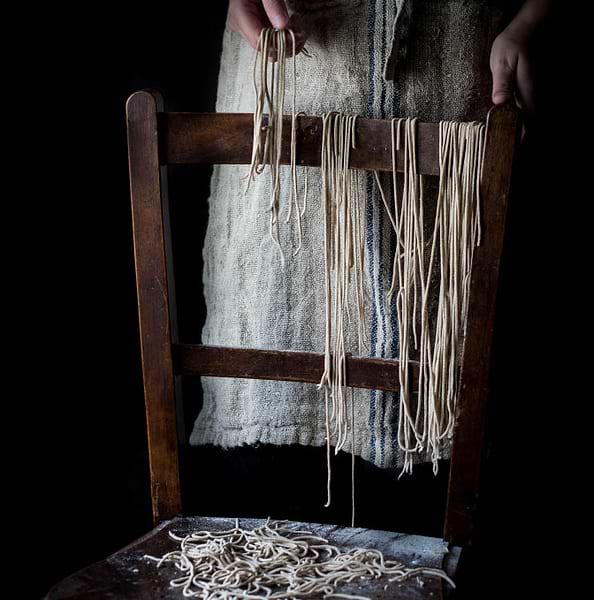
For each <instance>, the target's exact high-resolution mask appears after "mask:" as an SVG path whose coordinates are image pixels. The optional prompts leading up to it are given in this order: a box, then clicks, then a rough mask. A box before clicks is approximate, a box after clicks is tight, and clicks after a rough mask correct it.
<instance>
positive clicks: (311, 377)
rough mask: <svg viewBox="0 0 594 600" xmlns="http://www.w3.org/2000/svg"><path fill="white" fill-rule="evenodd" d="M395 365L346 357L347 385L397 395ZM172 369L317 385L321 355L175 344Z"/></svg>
mask: <svg viewBox="0 0 594 600" xmlns="http://www.w3.org/2000/svg"><path fill="white" fill-rule="evenodd" d="M398 365H399V362H398V361H397V360H391V359H385V358H367V357H365V358H364V357H354V356H351V355H348V356H347V357H346V372H347V380H348V384H349V386H351V387H358V388H367V389H372V390H373V389H375V390H383V391H386V392H397V391H398V390H399V389H400V382H399V378H398ZM173 367H174V370H175V373H176V374H178V375H193V376H198V375H203V376H209V377H235V378H241V379H268V380H272V381H300V382H302V383H319V382H320V379H321V378H322V373H323V372H324V355H323V354H321V353H318V352H297V351H293V350H290V351H288V350H287V351H281V350H259V349H255V348H228V347H225V346H202V345H192V344H174V345H173ZM409 368H410V377H411V382H412V385H413V386H414V385H415V384H416V383H417V382H418V377H419V365H418V363H416V362H413V361H410V362H409Z"/></svg>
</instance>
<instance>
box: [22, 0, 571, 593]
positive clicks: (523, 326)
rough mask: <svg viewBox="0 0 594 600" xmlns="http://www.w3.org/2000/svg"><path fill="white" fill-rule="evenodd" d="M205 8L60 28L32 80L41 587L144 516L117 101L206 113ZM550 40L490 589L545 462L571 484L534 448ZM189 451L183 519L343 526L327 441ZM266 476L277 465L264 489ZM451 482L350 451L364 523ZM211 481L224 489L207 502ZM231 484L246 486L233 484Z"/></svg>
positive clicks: (497, 403) (523, 179) (343, 465)
mask: <svg viewBox="0 0 594 600" xmlns="http://www.w3.org/2000/svg"><path fill="white" fill-rule="evenodd" d="M208 6H209V8H208V11H207V13H206V14H205V11H204V9H194V10H191V11H189V12H187V11H186V12H184V13H183V14H180V13H179V12H176V11H163V12H160V13H158V14H157V13H154V14H152V13H151V14H145V15H144V16H139V15H138V14H136V15H134V16H133V17H128V16H124V15H122V14H118V15H117V17H116V15H111V14H96V15H94V17H93V23H92V25H93V26H92V27H87V26H86V25H84V26H83V25H81V26H77V27H73V28H71V29H68V30H64V31H63V33H60V34H58V35H57V36H56V38H55V40H54V45H53V46H52V50H53V51H55V56H54V55H52V59H51V60H49V61H48V62H47V64H46V66H45V67H44V72H43V73H40V79H39V81H43V82H45V81H46V78H47V81H48V82H51V87H50V84H49V83H48V84H45V83H43V84H41V85H40V86H39V87H40V88H41V89H42V90H43V91H44V93H45V94H47V95H48V96H52V97H53V98H54V99H56V100H58V101H57V103H56V104H57V105H56V107H55V109H52V113H51V114H52V119H51V120H52V126H53V129H54V131H53V132H52V133H53V134H54V136H55V137H54V138H52V139H53V140H54V144H53V147H52V150H53V153H54V154H55V155H54V156H49V160H50V162H51V163H52V168H51V170H50V175H47V176H45V178H44V179H43V181H41V182H40V183H41V185H42V188H43V189H46V190H51V194H50V193H49V192H48V195H47V197H45V196H41V200H42V201H41V202H39V205H38V207H37V209H38V220H37V222H36V224H35V227H36V228H38V229H36V230H35V231H36V234H35V235H36V236H37V238H38V241H39V243H40V252H39V254H38V256H37V259H36V260H37V261H38V268H39V271H38V274H37V277H36V280H35V282H34V287H35V289H36V291H37V296H36V297H37V298H38V299H41V300H43V313H42V316H43V319H44V331H43V340H42V341H45V342H48V341H49V342H51V344H48V345H47V349H46V351H45V352H44V360H43V365H42V366H40V367H39V369H36V370H35V372H34V376H33V375H31V374H30V376H29V380H27V381H26V383H31V385H32V387H31V394H32V395H35V397H36V398H37V400H38V404H37V406H39V407H40V409H39V410H38V411H36V413H35V422H36V424H37V425H38V427H39V431H36V430H35V434H34V435H35V436H36V440H37V442H38V443H37V444H36V448H37V450H36V452H35V459H34V461H33V462H32V465H31V472H32V473H33V475H32V477H31V478H30V479H32V480H33V488H34V492H32V494H31V497H32V498H34V500H35V503H34V504H35V510H36V513H35V514H36V515H37V514H39V517H40V519H41V521H40V522H41V523H42V524H43V535H44V536H46V537H47V539H51V540H53V543H54V548H55V549H54V551H50V552H48V553H47V555H46V556H45V557H44V560H43V561H42V562H41V564H40V565H39V568H36V569H35V575H34V582H33V586H34V588H35V592H34V594H35V596H40V595H42V594H43V593H45V592H46V591H47V589H48V588H49V587H50V586H51V585H52V584H53V583H55V582H56V581H57V580H59V579H60V578H62V577H64V576H66V575H68V574H69V573H71V572H73V571H74V570H77V569H79V568H81V567H83V566H85V565H87V564H89V563H90V562H93V561H95V560H99V559H101V558H104V557H105V556H106V555H107V554H109V553H111V552H113V551H115V550H117V549H118V548H120V547H122V546H123V545H125V544H127V543H129V542H130V541H132V540H133V539H134V538H136V537H138V536H139V535H141V534H143V533H145V532H146V531H147V530H148V529H150V527H151V515H150V498H149V486H148V464H147V455H146V435H145V424H144V405H143V395H142V375H141V367H140V356H139V342H138V325H137V313H136V291H135V282H134V264H133V252H132V238H131V217H130V202H129V187H128V185H129V183H128V171H127V155H126V129H125V112H124V110H125V100H126V98H127V97H128V95H129V94H130V93H132V92H133V91H135V90H138V89H141V88H144V87H153V88H156V89H159V90H160V91H161V92H162V93H163V94H164V96H165V100H166V106H167V109H168V110H174V111H175V110H181V111H209V110H214V98H215V92H216V82H217V72H218V57H219V52H220V44H221V34H222V28H223V25H224V19H225V13H226V3H225V2H211V3H209V4H208ZM559 32H563V21H562V20H561V19H559V18H558V19H557V20H556V21H555V35H554V36H550V35H549V37H548V38H544V40H543V41H544V43H541V44H540V45H539V46H537V47H536V49H535V53H536V56H537V59H538V61H537V62H538V69H539V82H540V83H539V88H538V92H539V95H538V100H539V114H538V115H537V117H536V119H535V120H534V122H532V123H531V124H530V125H531V127H529V128H528V133H527V135H526V138H525V144H524V146H523V149H522V153H521V156H520V160H519V169H518V177H517V180H516V182H515V188H514V196H513V202H512V204H511V209H510V218H509V236H508V243H507V249H506V256H505V258H504V264H503V273H502V288H501V297H500V303H499V312H498V325H497V330H496V331H497V336H496V355H495V358H496V360H495V366H494V376H493V392H494V393H493V396H494V400H493V402H491V412H492V414H491V419H490V435H489V445H488V452H487V458H488V461H487V465H486V471H485V490H484V494H483V509H482V513H481V520H480V522H481V526H482V529H481V532H482V533H481V536H480V538H479V544H478V547H477V550H476V551H475V553H474V554H471V560H473V561H474V562H473V563H472V567H473V568H472V572H473V574H474V576H475V577H474V580H475V581H479V582H480V581H482V582H489V585H491V583H493V582H494V580H495V579H496V578H495V573H496V572H497V569H500V568H501V566H500V565H501V556H502V554H501V553H502V552H503V551H504V550H505V549H507V550H509V548H510V547H513V548H514V549H516V550H515V551H514V552H513V553H512V555H511V556H509V553H508V555H506V560H507V563H506V564H507V565H508V567H509V566H510V565H511V567H512V571H513V569H514V568H515V567H517V568H520V566H525V565H526V563H525V559H524V558H521V556H520V554H518V552H517V548H524V547H530V548H536V547H538V546H540V545H541V543H544V542H543V540H545V539H546V536H547V533H546V530H544V531H543V528H542V527H541V526H540V523H541V521H540V518H537V516H536V512H535V507H538V508H539V510H540V509H542V508H543V506H544V504H545V501H547V499H549V498H550V495H551V484H550V481H551V479H552V478H553V475H552V474H553V473H554V480H555V487H557V486H559V485H562V486H564V485H566V484H565V482H564V475H563V473H562V472H560V471H559V468H558V466H559V461H560V458H559V455H558V453H557V452H556V451H555V450H554V448H555V446H554V444H553V445H552V447H551V446H546V448H545V456H544V458H542V457H541V458H540V459H538V460H535V459H534V458H532V457H533V456H534V449H535V447H536V446H537V444H540V443H541V440H542V439H547V440H549V439H551V436H553V433H554V431H555V427H556V426H557V425H558V423H557V414H556V411H555V407H556V406H557V405H556V402H557V401H558V390H557V389H555V388H553V387H552V386H551V385H550V384H549V382H548V381H545V377H544V375H545V374H547V371H548V367H546V366H543V365H546V364H547V361H549V358H550V348H551V347H552V346H553V345H554V344H558V343H560V342H559V339H558V336H560V335H561V334H562V332H561V331H560V328H556V327H555V325H554V323H551V318H550V315H551V314H552V312H553V310H559V308H560V306H562V305H563V302H564V301H565V300H564V298H563V295H562V292H561V289H560V287H559V286H558V285H553V283H552V282H551V273H552V272H555V270H556V269H558V267H559V264H560V261H561V260H562V256H561V255H560V253H559V252H558V247H559V241H560V240H568V239H570V234H569V233H568V231H569V226H568V225H567V220H568V219H569V216H568V215H567V214H564V213H560V212H559V211H557V210H555V208H556V207H557V205H558V203H559V202H560V198H561V197H562V194H561V183H560V181H561V178H560V175H559V165H558V164H557V163H556V162H555V161H554V160H553V157H552V151H551V148H553V147H557V146H558V145H559V144H560V143H562V141H563V139H564V136H563V134H562V128H561V125H560V124H558V122H557V121H555V115H556V114H557V112H558V107H559V106H560V105H561V104H562V103H565V105H567V103H568V96H567V94H568V90H569V89H570V88H571V86H570V85H569V81H568V79H569V77H570V76H569V73H568V72H567V71H566V69H565V65H566V64H567V62H568V54H569V53H570V50H569V49H568V47H567V46H566V45H565V44H564V43H563V42H562V43H559V41H560V39H561V40H563V39H564V38H563V37H561V38H560V37H559V36H560V35H561V36H563V35H564V34H563V33H561V34H560V33H559ZM553 38H554V40H555V43H552V42H551V40H552V39H553ZM29 177H30V178H33V179H34V175H33V174H30V175H29ZM170 178H171V179H170V186H171V194H170V196H171V198H172V199H174V204H175V205H176V206H177V208H176V209H175V214H174V215H173V227H174V237H175V236H176V235H177V237H178V238H179V239H180V240H181V241H178V242H177V245H176V246H175V248H174V252H175V254H176V255H177V254H179V255H180V256H181V252H182V251H183V253H184V254H187V255H188V258H187V260H186V261H182V260H181V259H180V260H178V261H177V263H176V270H177V271H176V275H177V276H178V296H179V300H180V315H181V328H182V334H183V336H184V337H185V339H187V340H188V341H197V340H198V339H199V338H198V336H199V331H200V318H201V314H202V312H201V311H202V299H201V296H200V290H199V288H198V287H197V285H198V283H199V282H200V260H201V256H200V248H201V246H200V244H201V240H200V228H201V227H203V226H204V220H205V217H206V212H205V204H204V200H205V199H206V197H207V194H208V181H209V179H208V171H205V170H202V171H200V172H198V171H197V170H196V171H195V170H191V169H179V170H177V171H175V170H172V173H171V174H170ZM38 183H39V182H38ZM23 185H27V181H26V180H25V181H24V182H23ZM50 198H51V200H52V201H51V202H44V201H43V200H45V199H48V200H49V199H50ZM535 206H537V207H538V210H534V207H535ZM553 231H555V232H556V234H555V235H556V238H554V236H553V234H552V232H553ZM561 245H563V243H562V244H561ZM566 274H567V275H568V273H567V272H566ZM83 342H84V344H83ZM185 385H186V386H189V387H187V389H188V390H189V391H190V394H188V396H191V398H190V400H189V402H188V405H187V409H188V411H189V416H188V419H187V423H186V427H187V428H190V427H191V424H192V421H193V415H195V414H196V412H197V410H198V408H199V398H198V396H199V392H198V390H197V389H196V387H195V385H194V386H192V384H191V383H187V382H186V383H185ZM510 415H513V418H511V417H510ZM522 457H524V458H522ZM525 457H529V458H528V459H526V458H525ZM183 460H184V469H185V471H186V473H189V474H190V475H192V474H194V477H190V478H189V479H190V485H189V486H188V487H187V488H186V489H185V490H184V492H185V495H186V499H187V501H188V507H189V509H190V510H192V509H194V507H196V508H195V510H196V511H199V512H200V513H202V514H213V515H215V514H216V515H219V516H236V515H237V516H267V515H272V516H278V517H289V518H295V519H304V520H314V521H329V522H337V523H342V524H347V523H348V521H349V503H350V496H349V485H350V480H349V467H350V465H349V460H350V459H349V458H348V457H340V458H339V460H338V462H337V468H336V471H335V473H336V475H335V486H336V488H335V494H334V497H335V498H336V505H335V507H334V508H333V509H332V511H331V512H328V511H326V512H324V511H323V510H322V509H321V504H323V497H324V481H325V468H324V458H323V449H310V448H300V449H287V448H279V449H274V450H270V449H267V448H262V447H260V448H255V449H248V450H244V451H234V452H230V453H228V454H226V455H223V454H222V453H221V452H218V451H216V450H212V449H210V450H209V449H206V450H192V451H184V452H183ZM223 470H224V473H225V475H226V477H225V478H223V479H221V472H223ZM197 473H200V479H198V477H196V476H195V475H196V474H197ZM270 473H274V474H275V477H274V479H275V485H274V489H273V490H272V491H271V489H270V487H269V483H268V482H269V481H270ZM445 473H446V470H445V469H442V470H441V475H440V477H438V478H437V479H433V478H432V477H429V474H428V473H425V472H423V469H419V470H418V472H417V474H416V475H415V477H416V479H417V482H416V483H414V484H412V483H406V482H405V483H402V484H400V485H399V486H396V485H395V483H394V479H395V476H394V474H393V473H383V472H380V471H379V470H378V469H374V468H372V467H370V466H369V465H365V464H363V463H362V462H361V461H358V463H357V477H358V478H359V481H360V484H359V485H360V488H359V489H360V492H359V494H360V498H359V499H358V510H359V519H358V521H359V522H358V524H360V525H362V526H369V527H376V528H385V529H393V530H402V531H416V532H420V533H427V534H430V535H439V527H440V521H441V508H438V509H437V510H436V509H435V508H434V504H432V503H433V501H434V500H435V499H437V504H438V506H439V501H440V500H442V499H443V493H444V490H445ZM213 485H218V486H219V490H218V493H216V494H214V493H211V492H212V489H213V488H212V486H213ZM246 486H247V487H246ZM238 489H239V490H244V489H248V490H249V493H247V494H246V493H239V494H237V493H236V490H238ZM566 489H569V488H566ZM201 491H202V492H203V494H202V496H200V492H201ZM205 491H207V492H208V493H207V494H206V495H204V492H205ZM419 493H420V500H419V495H418V494H419ZM197 499H201V502H200V503H196V500H197ZM40 510H41V513H40V512H39V511H40ZM538 514H540V512H539V513H538ZM411 515H412V516H411ZM543 536H544V537H543ZM511 539H513V544H512V543H511V542H510V540H511ZM475 597H479V596H475ZM481 597H486V595H485V596H481Z"/></svg>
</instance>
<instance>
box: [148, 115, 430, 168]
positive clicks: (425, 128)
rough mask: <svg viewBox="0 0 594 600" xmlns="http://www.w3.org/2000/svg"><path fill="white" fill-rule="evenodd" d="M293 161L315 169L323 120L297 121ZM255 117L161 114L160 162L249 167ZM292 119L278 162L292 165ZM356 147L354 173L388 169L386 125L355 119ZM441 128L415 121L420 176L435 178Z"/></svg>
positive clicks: (286, 127)
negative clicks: (359, 170) (295, 156)
mask: <svg viewBox="0 0 594 600" xmlns="http://www.w3.org/2000/svg"><path fill="white" fill-rule="evenodd" d="M297 123H298V129H297V163H298V164H300V165H307V166H310V167H319V166H320V161H321V148H322V144H321V141H322V119H321V118H320V117H299V119H298V122H297ZM252 132H253V118H252V115H250V114H240V113H238V114H229V113H163V114H161V115H160V116H159V136H160V138H161V146H160V151H161V161H162V162H163V164H171V165H174V164H249V163H250V161H251V158H252V139H253V138H252ZM290 139H291V118H290V117H285V118H284V122H283V146H282V149H283V152H282V155H281V163H282V164H285V165H286V164H289V162H290ZM355 139H356V144H357V145H356V147H355V148H354V149H353V150H352V152H351V162H350V166H351V167H353V168H355V169H368V170H377V171H391V170H392V150H391V148H392V141H391V139H392V138H391V123H390V121H385V120H380V119H363V118H359V119H357V126H356V130H355ZM438 140H439V124H437V123H418V126H417V152H418V170H419V173H423V174H426V175H438V174H439V147H438V143H437V142H438ZM403 164H404V151H403V149H401V150H400V151H398V153H397V170H399V171H402V166H403Z"/></svg>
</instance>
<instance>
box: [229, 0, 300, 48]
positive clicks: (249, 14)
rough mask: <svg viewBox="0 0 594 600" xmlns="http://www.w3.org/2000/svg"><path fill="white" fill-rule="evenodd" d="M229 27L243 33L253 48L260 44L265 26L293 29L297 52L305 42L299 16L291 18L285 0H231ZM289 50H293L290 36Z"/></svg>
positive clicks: (288, 39)
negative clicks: (259, 39)
mask: <svg viewBox="0 0 594 600" xmlns="http://www.w3.org/2000/svg"><path fill="white" fill-rule="evenodd" d="M229 27H230V28H231V31H235V32H237V33H239V34H241V35H242V36H243V37H244V38H245V40H246V41H247V42H248V43H249V44H250V46H251V47H252V48H256V47H257V46H258V38H259V37H260V31H262V29H263V28H264V27H274V28H275V29H291V31H293V33H294V35H295V54H298V53H299V52H301V50H303V46H304V44H305V35H304V33H303V31H302V29H301V27H300V24H299V21H298V17H297V15H293V16H292V17H291V18H289V13H288V11H287V7H286V5H285V2H284V0H229ZM287 52H288V53H289V54H292V52H293V41H292V39H291V38H290V36H288V37H287Z"/></svg>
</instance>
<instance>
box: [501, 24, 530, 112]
mask: <svg viewBox="0 0 594 600" xmlns="http://www.w3.org/2000/svg"><path fill="white" fill-rule="evenodd" d="M490 66H491V73H492V74H493V92H492V100H493V103H494V104H503V103H504V102H513V101H515V102H516V104H517V106H518V107H519V108H520V109H521V110H522V111H524V112H526V113H529V114H530V113H533V112H534V109H535V102H534V80H533V74H532V65H531V62H530V58H529V54H528V35H525V34H523V33H522V32H521V31H511V32H510V31H508V30H507V29H506V30H505V31H503V32H502V33H500V34H499V35H498V36H497V37H496V38H495V41H494V42H493V46H492V47H491V60H490Z"/></svg>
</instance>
